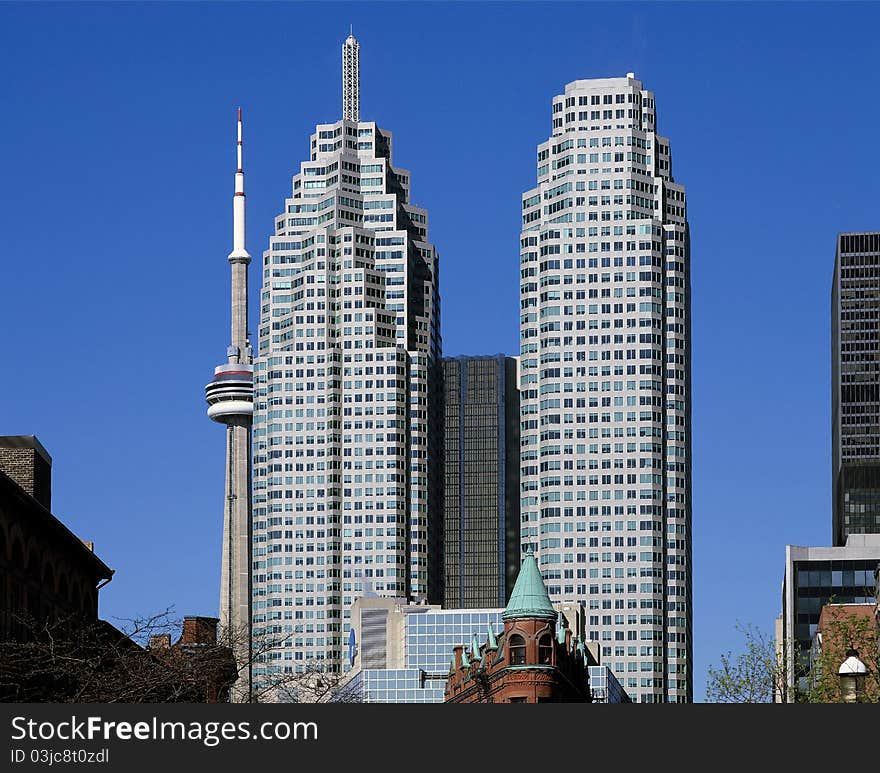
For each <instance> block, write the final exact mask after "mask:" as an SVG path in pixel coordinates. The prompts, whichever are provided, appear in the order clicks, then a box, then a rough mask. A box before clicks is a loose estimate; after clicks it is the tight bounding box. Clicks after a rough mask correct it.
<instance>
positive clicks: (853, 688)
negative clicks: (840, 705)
mask: <svg viewBox="0 0 880 773" xmlns="http://www.w3.org/2000/svg"><path fill="white" fill-rule="evenodd" d="M867 674H868V669H867V667H866V666H865V664H864V663H862V661H861V660H859V653H858V651H856V650H853V649H849V650H847V651H846V660H844V661H843V663H841V664H840V668H839V669H838V670H837V675H838V677H839V678H840V690H841V692H842V693H843V702H844V703H857V702H858V700H859V697H860V696H861V694H862V691H863V690H864V686H865V677H866V676H867Z"/></svg>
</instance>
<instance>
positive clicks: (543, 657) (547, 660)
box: [538, 633, 553, 665]
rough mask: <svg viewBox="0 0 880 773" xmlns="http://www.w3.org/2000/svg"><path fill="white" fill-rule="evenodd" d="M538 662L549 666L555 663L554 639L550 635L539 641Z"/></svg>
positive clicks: (545, 635) (546, 634)
mask: <svg viewBox="0 0 880 773" xmlns="http://www.w3.org/2000/svg"><path fill="white" fill-rule="evenodd" d="M538 662H539V663H544V664H547V665H550V664H551V663H552V662H553V637H551V636H550V634H549V633H545V634H544V635H543V636H542V637H541V638H540V639H538Z"/></svg>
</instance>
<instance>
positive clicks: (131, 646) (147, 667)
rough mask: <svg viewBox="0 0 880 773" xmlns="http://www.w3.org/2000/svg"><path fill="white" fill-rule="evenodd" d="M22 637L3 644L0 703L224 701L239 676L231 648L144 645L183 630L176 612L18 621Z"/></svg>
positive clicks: (19, 618)
mask: <svg viewBox="0 0 880 773" xmlns="http://www.w3.org/2000/svg"><path fill="white" fill-rule="evenodd" d="M18 622H19V623H20V624H21V627H22V628H21V629H22V630H23V631H24V632H25V635H24V636H23V637H22V638H21V639H20V640H17V641H6V642H0V701H3V702H49V703H93V702H94V703H175V702H188V703H192V702H204V701H206V700H225V696H226V694H227V693H228V687H229V684H231V683H232V682H233V681H234V680H235V678H236V677H237V671H236V669H235V663H234V661H233V660H232V656H231V653H230V651H229V649H228V648H226V647H223V646H219V645H216V644H206V645H205V646H199V647H187V648H186V649H181V648H179V647H170V646H169V647H162V648H159V649H156V650H153V649H149V648H145V647H144V646H143V645H144V644H146V643H147V642H150V641H156V640H162V639H164V638H165V637H167V638H168V640H169V645H170V635H169V634H167V633H166V632H167V631H168V630H170V629H173V628H179V626H177V625H176V621H174V620H173V619H172V618H171V610H170V609H167V610H165V611H164V612H160V613H158V614H154V615H150V616H147V617H141V618H132V619H130V620H122V621H119V622H120V626H121V627H120V628H117V627H115V626H113V625H111V624H110V623H107V622H105V621H103V620H83V619H81V618H77V617H66V618H58V619H54V620H49V619H44V620H36V619H34V618H30V617H22V616H19V617H18Z"/></svg>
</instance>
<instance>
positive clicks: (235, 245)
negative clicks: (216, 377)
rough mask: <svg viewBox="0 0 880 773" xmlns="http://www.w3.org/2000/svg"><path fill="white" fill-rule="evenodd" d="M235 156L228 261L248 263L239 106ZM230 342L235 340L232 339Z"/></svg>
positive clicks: (239, 109)
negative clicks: (230, 245)
mask: <svg viewBox="0 0 880 773" xmlns="http://www.w3.org/2000/svg"><path fill="white" fill-rule="evenodd" d="M237 158H238V166H237V167H236V170H235V196H234V197H233V199H232V252H230V253H229V262H230V263H237V262H244V263H250V262H251V256H250V253H248V251H247V250H246V249H245V246H244V242H245V225H244V171H243V170H242V161H241V108H238V147H237ZM233 337H234V334H233ZM232 343H236V342H235V341H233V342H232Z"/></svg>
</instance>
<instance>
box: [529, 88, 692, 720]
mask: <svg viewBox="0 0 880 773" xmlns="http://www.w3.org/2000/svg"><path fill="white" fill-rule="evenodd" d="M552 127H553V130H552V135H551V136H550V138H549V139H548V140H547V141H546V142H543V143H541V144H540V145H539V146H538V153H537V167H538V176H537V180H538V184H537V187H535V188H533V189H531V190H529V191H526V192H525V193H524V194H523V201H522V208H523V212H522V223H523V225H522V228H523V230H522V235H521V253H520V276H521V296H520V297H521V304H520V312H521V327H520V341H521V362H520V366H521V381H520V389H521V392H520V398H521V402H522V411H521V415H522V423H521V465H522V468H521V472H522V484H521V487H522V500H521V511H522V512H521V526H522V529H521V530H522V546H523V548H525V546H526V545H527V544H531V545H533V546H534V547H535V548H536V549H537V552H538V555H539V557H540V566H541V571H542V573H543V575H544V577H545V578H546V580H547V585H548V590H549V592H550V597H551V599H552V600H553V601H554V602H559V601H575V600H581V601H583V602H584V603H585V604H586V605H587V629H588V636H589V637H590V638H592V639H595V640H598V641H599V643H600V645H601V657H602V662H603V663H605V664H607V665H611V667H612V668H613V669H614V671H615V673H616V674H617V677H618V678H619V679H620V681H621V682H622V683H623V684H624V687H625V688H626V691H627V692H628V693H629V694H630V695H631V696H634V697H633V700H634V701H638V702H642V703H655V702H686V701H690V700H691V696H692V675H691V653H692V644H691V547H690V531H691V496H690V494H691V455H690V452H691V428H690V410H691V409H690V390H691V387H690V367H691V365H690V363H691V357H690V268H689V263H690V245H689V234H688V222H687V210H686V204H685V190H684V186H682V185H681V184H679V183H676V182H675V181H674V180H673V177H672V156H671V151H670V145H669V140H668V139H667V138H665V137H663V136H661V135H659V134H658V133H657V123H656V112H655V104H654V94H653V92H651V91H648V90H646V89H645V88H644V87H643V86H642V83H641V81H639V80H637V79H636V78H635V76H634V75H633V73H629V74H627V76H626V77H625V78H604V79H595V80H578V81H574V82H572V83H569V84H567V85H566V87H565V93H564V94H560V95H559V96H556V97H554V99H553V108H552Z"/></svg>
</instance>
